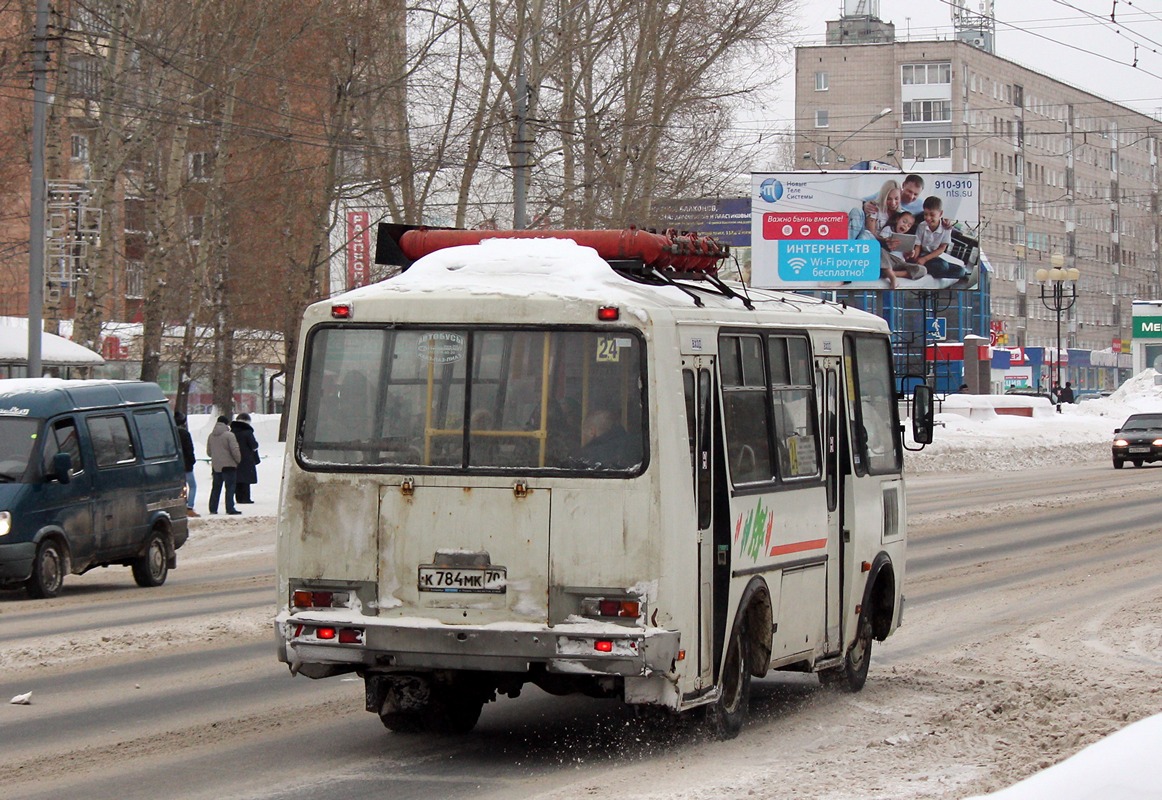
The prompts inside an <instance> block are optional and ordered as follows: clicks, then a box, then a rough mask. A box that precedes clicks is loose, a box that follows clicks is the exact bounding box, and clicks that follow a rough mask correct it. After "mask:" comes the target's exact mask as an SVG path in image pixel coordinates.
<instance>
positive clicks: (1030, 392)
mask: <svg viewBox="0 0 1162 800" xmlns="http://www.w3.org/2000/svg"><path fill="white" fill-rule="evenodd" d="M1005 394H1014V395H1019V396H1021V397H1043V398H1045V399H1046V400H1048V401H1049V402H1050V403H1053V404H1056V403H1057V397H1056V396H1055V395H1053V394H1052V393H1051V392H1046V391H1043V390H1039V389H1032V388H1029V389H1026V388H1023V387H1018V388H1016V389H1007V390H1006V391H1005Z"/></svg>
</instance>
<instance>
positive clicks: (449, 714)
mask: <svg viewBox="0 0 1162 800" xmlns="http://www.w3.org/2000/svg"><path fill="white" fill-rule="evenodd" d="M483 708H484V698H482V697H480V695H479V693H477V692H472V691H464V690H457V689H455V688H453V687H443V688H440V689H433V691H432V702H431V705H430V706H429V707H428V714H427V724H428V730H430V731H432V732H433V733H437V734H440V735H441V736H463V735H464V734H466V733H468V732H469V731H471V730H472V729H473V728H475V727H476V723H477V722H478V721H479V720H480V712H481V710H482V709H483Z"/></svg>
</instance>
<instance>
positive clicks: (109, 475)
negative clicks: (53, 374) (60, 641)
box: [0, 378, 188, 597]
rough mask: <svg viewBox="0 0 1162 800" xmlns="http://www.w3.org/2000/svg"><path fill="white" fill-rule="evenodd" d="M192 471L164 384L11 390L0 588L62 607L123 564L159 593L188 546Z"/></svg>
mask: <svg viewBox="0 0 1162 800" xmlns="http://www.w3.org/2000/svg"><path fill="white" fill-rule="evenodd" d="M186 517H187V512H186V478H185V464H184V463H183V461H182V454H181V449H180V444H179V440H178V434H177V428H176V426H175V425H174V420H173V414H172V413H171V412H170V409H169V405H168V404H167V402H166V399H165V395H164V394H163V393H162V391H161V388H160V387H158V385H157V384H156V383H144V382H142V381H72V380H69V381H62V380H57V379H55V378H32V379H14V380H0V588H4V589H12V588H18V587H21V586H23V587H24V588H25V589H26V590H27V592H28V594H30V595H31V596H33V597H55V596H56V595H57V594H59V593H60V590H61V585H62V584H63V583H64V579H65V576H66V575H69V574H70V573H72V574H76V575H79V574H81V573H82V572H87V571H88V570H90V569H93V568H94V567H105V566H109V565H111V564H121V565H124V566H127V567H130V568H132V570H133V579H134V580H135V581H137V584H138V585H139V586H160V585H161V584H162V583H164V582H165V579H166V576H167V575H168V574H169V570H170V569H172V568H173V567H175V566H177V556H176V555H175V551H176V550H177V549H178V548H179V547H181V546H182V545H183V544H185V541H186V538H187V537H188V522H187V519H186Z"/></svg>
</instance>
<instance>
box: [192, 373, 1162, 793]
mask: <svg viewBox="0 0 1162 800" xmlns="http://www.w3.org/2000/svg"><path fill="white" fill-rule="evenodd" d="M1155 378H1156V373H1155V372H1154V371H1153V370H1147V371H1146V372H1144V373H1142V374H1141V375H1138V376H1136V377H1134V378H1132V379H1131V380H1129V381H1127V382H1126V383H1125V384H1124V385H1123V386H1122V387H1121V388H1120V389H1118V390H1117V391H1116V392H1114V394H1113V395H1112V396H1110V397H1108V398H1104V399H1101V400H1090V401H1086V402H1084V403H1080V404H1077V405H1071V406H1064V407H1063V408H1062V413H1060V414H1058V413H1056V412H1055V411H1054V409H1053V408H1052V406H1050V405H1049V403H1048V402H1047V401H1026V400H1019V401H1016V400H1013V399H1012V398H992V397H976V396H972V395H953V396H950V397H948V398H947V399H946V400H945V401H944V403H943V404H942V410H941V413H938V414H937V422H938V424H939V426H940V427H938V428H937V431H936V441H935V442H934V443H933V444H931V445H929V446H927V447H926V448H924V450H923V451H922V452H918V453H909V454H908V455H907V468H908V470H909V471H910V472H912V473H925V472H961V471H965V472H969V471H976V470H992V471H996V470H1020V469H1026V468H1029V467H1034V466H1044V465H1048V464H1054V463H1069V462H1076V461H1092V460H1093V458H1094V456H1095V455H1100V456H1101V457H1102V458H1106V459H1108V458H1109V446H1110V441H1111V440H1112V438H1113V430H1114V428H1117V427H1119V426H1121V424H1122V423H1123V422H1124V421H1125V419H1126V417H1128V416H1129V415H1130V414H1135V413H1140V412H1162V385H1158V384H1157V383H1156V382H1155ZM1012 402H1020V403H1027V402H1032V403H1034V408H1033V412H1032V413H1033V416H1032V417H1026V416H1012V415H1008V414H997V413H995V411H994V410H993V409H994V406H996V405H1001V406H1004V405H1007V404H1009V403H1012ZM213 421H214V418H213V417H211V416H194V417H191V418H190V423H189V428H190V432H191V433H192V434H193V437H194V444H195V447H196V448H197V452H198V454H199V456H204V455H205V446H206V437H207V436H208V435H209V433H210V431H211V430H212V429H213ZM253 424H254V428H255V434H256V436H257V437H258V441H259V446H260V452H261V454H262V463H261V464H259V467H258V471H259V482H258V484H257V485H256V486H255V487H254V489H253V492H252V497H253V499H254V501H255V502H254V504H253V505H248V506H241V507H240V508H241V509H242V512H243V515H244V517H243V518H245V517H274V516H275V515H276V513H277V508H278V489H279V482H280V480H281V475H282V465H283V446H282V445H281V444H279V442H278V425H279V418H278V417H277V416H273V415H253ZM195 475H196V478H197V481H198V493H197V510H198V512H199V513H201V514H205V513H206V512H207V503H208V499H209V493H210V468H209V464H208V463H206V462H205V461H199V462H198V465H197V468H196V470H195ZM224 510H225V509H224V506H220V507H219V511H220V512H222V511H224ZM243 518H239V517H234V518H232V520H236V521H238V522H239V523H241V522H242V521H243ZM271 521H272V522H273V520H271ZM232 527H239V532H242V531H243V527H242V526H232ZM234 541H235V543H236V546H239V547H243V548H244V547H245V544H244V541H243V540H242V539H241V538H237V537H235V539H234ZM220 544H223V545H226V543H225V542H222V543H220ZM226 546H227V547H229V546H231V545H226ZM255 546H258V547H261V545H259V544H256V545H255ZM221 555H222V553H221V551H220V550H219V551H218V552H217V556H218V557H220V556H221ZM1159 753H1162V714H1157V715H1155V716H1152V717H1148V718H1146V719H1143V720H1140V721H1138V722H1136V723H1134V724H1132V725H1129V726H1128V727H1126V728H1124V729H1123V730H1121V731H1118V732H1117V733H1115V734H1113V735H1111V736H1109V737H1107V738H1106V739H1103V740H1101V741H1099V742H1097V743H1096V744H1093V745H1091V746H1089V747H1087V748H1086V749H1084V750H1082V751H1081V752H1079V753H1078V754H1077V755H1075V756H1073V757H1072V758H1070V759H1068V760H1066V761H1064V762H1061V763H1059V764H1057V765H1055V766H1052V767H1050V768H1048V769H1046V770H1043V771H1042V772H1039V773H1037V774H1035V775H1033V776H1032V777H1030V778H1028V779H1026V780H1024V781H1021V782H1020V783H1018V784H1016V785H1014V786H1011V787H1009V788H1007V789H1004V790H1002V791H999V792H996V793H994V794H991V795H988V797H990V798H993V799H994V800H1034V799H1035V800H1042V799H1043V798H1048V797H1052V798H1054V800H1092V798H1096V797H1111V798H1118V800H1146V799H1147V798H1153V799H1155V800H1157V799H1158V798H1162V781H1159V779H1158V777H1157V775H1156V773H1155V772H1154V763H1153V760H1154V758H1156V757H1157V755H1158V754H1159Z"/></svg>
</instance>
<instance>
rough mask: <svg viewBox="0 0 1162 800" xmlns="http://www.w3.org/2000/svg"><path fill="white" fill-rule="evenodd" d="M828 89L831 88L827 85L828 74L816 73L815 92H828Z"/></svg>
mask: <svg viewBox="0 0 1162 800" xmlns="http://www.w3.org/2000/svg"><path fill="white" fill-rule="evenodd" d="M828 88H829V86H828V84H827V73H826V72H816V73H815V91H817V92H826V91H827V89H828Z"/></svg>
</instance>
